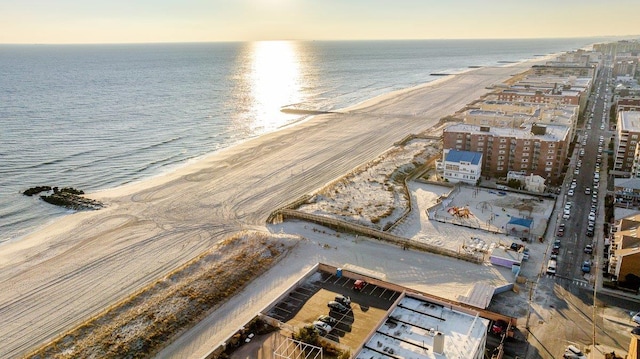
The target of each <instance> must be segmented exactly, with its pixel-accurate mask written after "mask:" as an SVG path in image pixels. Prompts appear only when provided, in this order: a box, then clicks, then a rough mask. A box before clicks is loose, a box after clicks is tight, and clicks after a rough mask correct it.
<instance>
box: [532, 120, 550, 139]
mask: <svg viewBox="0 0 640 359" xmlns="http://www.w3.org/2000/svg"><path fill="white" fill-rule="evenodd" d="M531 133H533V134H534V135H538V136H542V135H544V134H546V133H547V126H545V125H539V124H537V123H534V124H533V125H531Z"/></svg>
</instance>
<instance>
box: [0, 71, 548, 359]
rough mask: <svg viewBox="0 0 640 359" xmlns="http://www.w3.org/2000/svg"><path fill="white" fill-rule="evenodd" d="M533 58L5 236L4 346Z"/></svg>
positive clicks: (329, 174) (452, 107)
mask: <svg viewBox="0 0 640 359" xmlns="http://www.w3.org/2000/svg"><path fill="white" fill-rule="evenodd" d="M536 61H538V62H539V61H543V60H542V59H537V60H536ZM534 62H535V61H531V62H526V63H519V64H510V66H506V67H487V68H479V69H474V70H472V71H467V72H465V73H462V74H459V75H455V76H449V77H446V78H442V79H439V80H438V81H435V82H432V83H429V84H427V85H423V86H419V87H417V88H413V89H410V90H403V91H399V92H396V93H392V94H389V95H386V96H383V97H379V98H376V99H375V100H372V101H367V102H365V103H362V104H359V105H357V106H354V107H352V108H349V109H345V110H344V111H342V112H341V113H335V114H327V115H321V116H315V117H313V118H312V119H309V120H307V121H304V122H300V123H298V124H296V125H294V126H290V127H287V128H283V129H281V130H279V131H276V132H273V133H270V134H267V135H264V136H261V137H258V138H254V139H251V140H248V141H246V142H243V143H241V144H238V145H236V146H233V147H230V148H227V149H224V150H221V151H218V152H216V153H214V154H212V155H210V156H207V157H205V158H203V159H201V160H199V161H197V162H195V163H191V164H188V165H185V166H184V167H182V168H180V169H179V170H177V171H175V172H172V173H170V174H166V175H163V176H158V177H155V178H152V179H149V180H145V181H141V182H138V183H134V184H130V185H126V186H123V187H119V188H115V189H111V190H106V191H101V192H98V193H93V194H92V195H91V197H92V198H95V199H99V200H101V201H103V202H105V203H106V205H107V208H105V209H103V210H100V211H95V212H80V213H76V214H73V215H69V216H67V217H64V218H62V219H60V220H59V221H56V222H55V223H53V224H51V225H50V226H48V227H46V228H44V229H42V230H40V231H38V232H37V233H33V234H32V235H29V236H28V237H26V238H23V239H21V240H19V241H16V242H12V243H7V244H5V245H3V246H1V247H0V317H1V318H3V323H4V325H3V326H2V328H1V329H0V339H1V340H2V345H1V346H0V357H3V358H4V357H16V356H20V355H23V354H25V353H26V352H28V351H29V350H31V349H33V348H34V347H37V346H38V345H40V344H43V343H44V342H47V341H49V340H51V339H52V338H54V337H55V336H57V335H58V334H59V333H61V332H63V331H65V330H67V329H69V328H71V327H73V326H75V325H77V324H78V323H80V322H82V321H84V320H85V319H87V318H88V317H90V316H92V315H94V314H95V313H97V312H99V311H101V310H103V309H104V308H106V307H108V306H109V305H111V304H112V303H114V302H116V301H118V300H120V299H122V298H124V297H126V296H128V295H129V294H131V293H132V292H134V291H136V290H139V289H140V288H142V287H144V286H145V285H147V284H148V283H150V282H152V281H154V280H157V279H158V278H162V277H163V276H164V275H165V274H166V273H168V272H170V271H171V270H172V269H175V268H177V267H179V266H180V265H182V264H183V263H185V262H187V261H188V260H190V259H192V258H194V257H196V256H198V255H199V254H200V253H202V252H203V251H205V250H207V249H208V248H210V247H211V246H212V245H213V244H214V243H216V242H218V241H220V240H221V239H223V238H225V237H226V236H228V235H229V234H232V233H235V232H237V231H240V230H243V229H254V230H265V220H266V219H267V217H268V215H269V214H270V213H271V211H273V210H274V209H276V208H278V207H280V206H282V205H284V204H287V203H289V202H291V201H292V200H294V199H296V198H298V197H300V196H301V195H303V194H308V193H310V192H313V191H314V190H316V189H318V188H320V187H322V186H323V185H325V184H326V183H328V182H330V181H332V180H335V179H336V178H338V177H340V176H342V175H343V174H345V173H347V172H349V171H350V170H352V169H353V168H354V167H356V166H358V165H361V164H363V163H366V162H368V161H370V160H372V159H374V158H376V157H377V156H378V155H379V154H380V153H382V152H384V151H385V150H387V149H388V148H389V147H390V146H391V145H392V144H393V143H394V142H396V141H398V140H399V139H401V138H403V137H405V136H406V135H407V134H411V133H417V132H421V131H424V130H425V129H427V128H429V127H431V126H432V125H434V124H435V123H437V122H438V120H439V119H440V118H442V117H444V116H446V115H449V114H452V113H453V112H455V111H457V110H459V109H460V108H462V107H464V106H465V105H466V104H467V103H469V102H471V101H472V100H475V99H477V98H478V97H480V96H481V95H482V94H484V93H486V92H487V91H488V90H487V89H486V87H487V86H490V85H492V84H495V83H499V82H501V81H504V80H506V79H508V78H509V77H510V76H512V75H514V74H517V73H519V72H522V71H524V70H526V69H528V68H529V67H530V66H531V65H532V64H533V63H534ZM311 259H312V258H311ZM310 265H312V264H310ZM302 269H304V268H301V269H300V270H302ZM234 329H236V328H235V327H234V328H229V331H232V330H234Z"/></svg>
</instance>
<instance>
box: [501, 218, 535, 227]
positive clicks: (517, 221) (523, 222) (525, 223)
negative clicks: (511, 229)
mask: <svg viewBox="0 0 640 359" xmlns="http://www.w3.org/2000/svg"><path fill="white" fill-rule="evenodd" d="M531 223H533V220H532V219H526V218H518V217H511V219H510V220H509V223H507V224H513V225H517V226H522V227H527V228H531Z"/></svg>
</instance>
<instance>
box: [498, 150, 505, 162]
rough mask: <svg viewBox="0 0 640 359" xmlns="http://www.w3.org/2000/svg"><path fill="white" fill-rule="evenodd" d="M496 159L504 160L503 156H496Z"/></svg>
mask: <svg viewBox="0 0 640 359" xmlns="http://www.w3.org/2000/svg"><path fill="white" fill-rule="evenodd" d="M502 152H504V151H502ZM498 159H499V160H504V156H498Z"/></svg>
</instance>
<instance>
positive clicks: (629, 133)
mask: <svg viewBox="0 0 640 359" xmlns="http://www.w3.org/2000/svg"><path fill="white" fill-rule="evenodd" d="M616 130H617V132H618V135H617V136H616V141H615V148H616V154H615V157H616V160H615V164H614V166H613V168H614V170H616V171H622V172H627V173H629V174H631V173H632V172H636V173H637V172H640V165H639V163H638V162H640V156H638V155H640V153H638V151H637V149H638V141H639V140H640V112H638V111H620V112H618V115H617V128H616Z"/></svg>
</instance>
